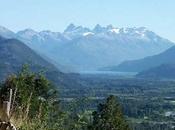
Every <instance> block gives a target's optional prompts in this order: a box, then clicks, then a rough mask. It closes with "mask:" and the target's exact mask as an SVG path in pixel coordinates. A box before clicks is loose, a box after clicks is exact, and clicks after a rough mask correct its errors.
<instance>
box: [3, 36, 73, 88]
mask: <svg viewBox="0 0 175 130" xmlns="http://www.w3.org/2000/svg"><path fill="white" fill-rule="evenodd" d="M0 59H1V60H0V79H1V80H4V79H5V78H6V77H7V76H8V75H9V74H11V73H17V72H18V71H19V70H20V69H21V67H22V65H24V64H29V65H30V67H31V69H32V70H33V71H36V72H39V71H44V72H45V74H46V76H47V77H48V78H49V79H50V80H51V81H53V82H54V83H55V84H57V85H61V86H64V87H71V86H72V85H75V84H76V81H75V79H74V77H73V76H70V75H68V74H64V73H62V72H60V71H59V70H58V69H57V68H56V67H55V66H54V65H52V64H50V63H49V62H47V61H46V60H44V59H43V58H42V57H41V56H39V55H38V54H37V53H35V52H34V51H33V50H31V49H30V48H29V47H28V46H26V45H25V44H24V43H22V42H21V41H19V40H16V39H5V38H3V37H0Z"/></svg>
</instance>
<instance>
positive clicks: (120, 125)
mask: <svg viewBox="0 0 175 130" xmlns="http://www.w3.org/2000/svg"><path fill="white" fill-rule="evenodd" d="M90 129H91V130H130V129H129V126H128V124H127V122H126V121H125V119H124V116H123V114H122V112H121V109H120V105H119V103H118V102H117V100H116V97H115V96H109V97H108V98H107V100H106V103H104V104H99V106H98V109H97V111H94V112H93V124H92V126H91V128H90Z"/></svg>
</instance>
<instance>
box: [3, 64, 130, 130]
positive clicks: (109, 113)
mask: <svg viewBox="0 0 175 130" xmlns="http://www.w3.org/2000/svg"><path fill="white" fill-rule="evenodd" d="M10 89H12V90H13V92H14V93H13V96H12V106H11V112H10V121H11V122H13V124H15V125H16V127H17V128H18V129H19V130H130V129H129V126H128V124H127V122H126V120H125V119H124V116H123V115H122V111H121V107H120V105H119V103H118V101H117V99H116V97H115V96H109V97H108V98H107V99H106V101H104V102H103V103H100V104H99V105H98V107H97V110H90V109H89V108H87V109H85V107H83V106H85V105H86V103H87V100H77V101H76V102H71V103H68V104H69V105H63V106H62V105H61V104H64V103H60V98H59V95H58V90H57V89H56V88H55V87H54V86H53V85H52V84H51V83H50V82H49V81H48V80H47V79H46V78H45V77H44V76H43V74H42V73H37V74H36V73H33V72H30V71H29V70H28V68H27V67H25V66H24V68H23V69H22V71H21V72H20V73H19V74H18V75H11V76H9V78H7V80H6V81H5V82H4V83H3V84H2V85H1V89H0V96H1V102H2V101H5V100H7V98H8V97H9V90H10ZM81 101H83V102H81ZM82 104H84V105H82Z"/></svg>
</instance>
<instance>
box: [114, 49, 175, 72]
mask: <svg viewBox="0 0 175 130" xmlns="http://www.w3.org/2000/svg"><path fill="white" fill-rule="evenodd" d="M174 58H175V46H173V47H171V48H169V49H168V50H166V51H164V52H162V53H160V54H158V55H154V56H150V57H146V58H143V59H140V60H133V61H126V62H123V63H121V64H120V65H118V66H117V67H113V68H111V70H116V71H134V72H140V71H144V70H147V69H150V68H152V67H156V66H159V65H161V64H175V60H174Z"/></svg>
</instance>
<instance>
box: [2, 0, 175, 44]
mask: <svg viewBox="0 0 175 130" xmlns="http://www.w3.org/2000/svg"><path fill="white" fill-rule="evenodd" d="M174 7H175V0H0V25H1V26H5V27H7V28H9V29H11V30H13V31H18V30H21V29H25V28H32V29H35V30H37V31H40V30H52V31H61V32H62V31H63V30H64V29H65V27H66V26H67V25H68V24H70V23H74V24H76V25H83V26H87V27H90V28H93V27H94V26H95V25H96V24H97V23H98V24H101V25H103V26H105V25H108V24H113V25H114V26H116V27H140V26H145V27H147V28H149V29H150V30H153V31H154V32H156V33H158V34H159V35H161V36H163V37H165V38H168V39H170V40H171V41H174V42H175V8H174Z"/></svg>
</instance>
